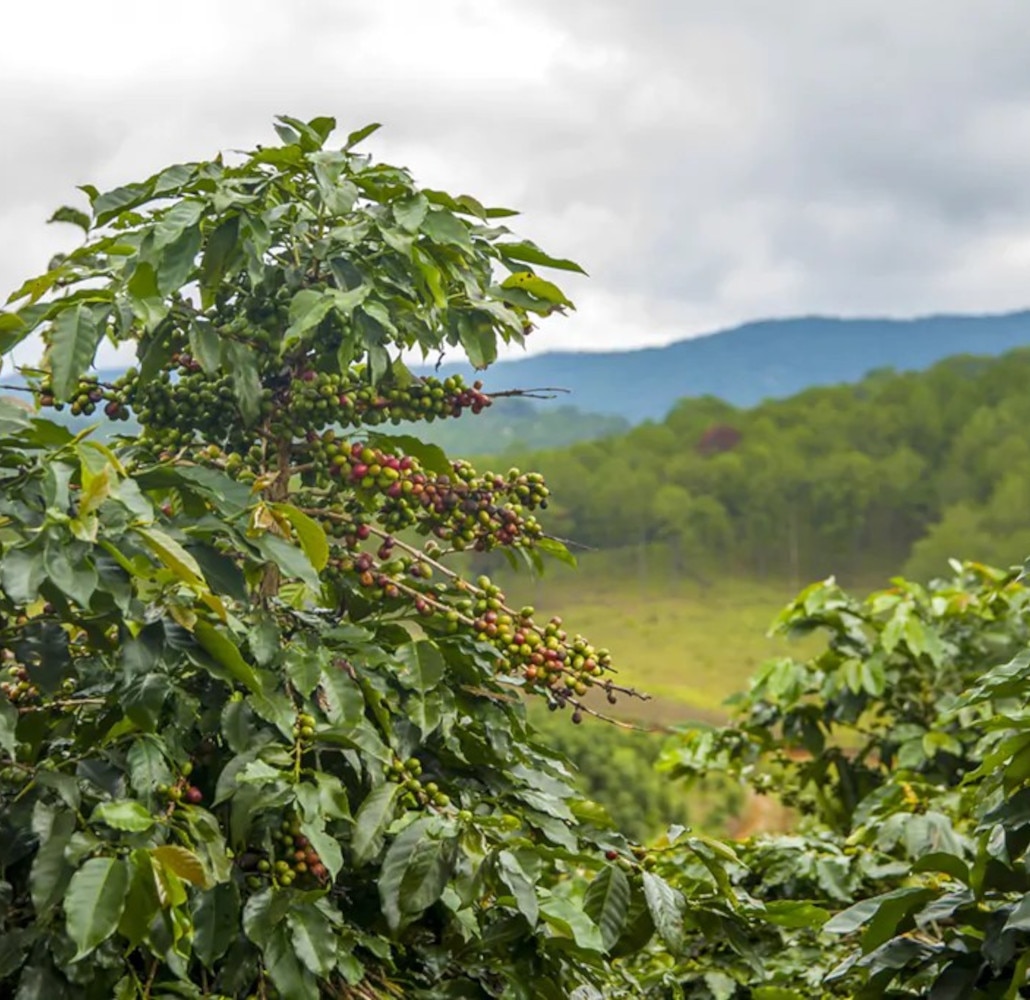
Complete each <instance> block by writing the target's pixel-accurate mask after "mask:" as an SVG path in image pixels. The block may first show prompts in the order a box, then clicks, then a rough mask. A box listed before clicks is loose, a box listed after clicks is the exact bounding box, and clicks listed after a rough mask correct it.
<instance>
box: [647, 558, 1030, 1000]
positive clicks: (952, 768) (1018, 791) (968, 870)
mask: <svg viewBox="0 0 1030 1000" xmlns="http://www.w3.org/2000/svg"><path fill="white" fill-rule="evenodd" d="M955 570H956V574H957V575H956V576H955V578H954V579H951V580H938V581H935V582H934V583H933V584H932V585H931V586H930V587H929V588H924V587H921V586H919V585H917V584H913V583H908V582H906V581H904V580H896V581H894V586H892V587H891V588H890V589H889V590H886V591H883V592H880V593H876V594H873V595H871V596H870V597H869V598H867V599H866V600H861V601H860V600H857V599H855V598H853V597H851V596H849V595H848V594H846V593H845V592H843V591H842V590H841V589H840V588H839V587H838V586H836V585H835V584H834V583H833V582H832V581H828V582H826V583H822V584H816V585H813V586H812V587H810V588H808V589H807V590H805V591H804V592H803V593H802V594H801V595H799V597H798V598H797V599H796V600H795V601H794V602H793V603H792V604H791V605H790V606H789V607H788V608H787V609H786V610H785V611H784V613H783V615H782V616H781V619H780V622H779V625H780V627H781V628H783V629H784V630H787V631H790V632H800V633H808V632H811V631H813V630H824V631H825V632H826V633H827V635H828V639H829V641H828V643H827V647H826V649H825V650H824V651H823V652H821V653H819V654H818V655H816V656H815V657H813V658H812V659H810V660H808V661H806V662H798V661H794V660H789V659H786V660H778V661H774V662H772V663H770V664H768V665H767V666H766V667H765V668H763V670H762V671H760V673H759V674H758V676H757V677H756V678H755V680H754V682H753V683H752V686H751V688H750V690H749V691H748V692H747V693H746V694H745V695H743V696H742V697H741V699H740V701H739V718H738V722H737V724H736V725H733V726H731V727H727V728H724V729H719V730H707V731H702V730H693V731H691V732H689V733H686V734H684V735H683V736H681V737H680V738H679V739H678V740H676V741H674V742H673V743H672V744H670V746H669V747H668V748H667V751H666V755H665V766H666V768H667V769H668V770H669V771H671V773H672V774H674V775H678V776H683V777H688V778H690V777H694V776H697V775H702V774H711V773H713V772H715V773H720V774H726V773H730V774H734V775H736V776H738V777H740V778H742V779H743V780H744V781H745V782H746V783H747V784H748V785H749V786H750V787H751V788H752V789H754V790H755V791H756V792H758V793H760V794H765V795H776V796H779V797H780V798H781V799H782V800H783V801H785V802H787V803H789V804H790V805H791V806H793V808H794V809H795V810H796V811H797V814H798V824H797V831H796V833H795V834H793V835H791V836H786V837H768V836H766V837H761V836H760V837H756V838H753V839H751V840H750V841H749V842H747V843H746V844H743V845H740V846H739V847H738V849H737V852H736V853H737V861H736V863H735V864H731V865H729V866H728V867H727V868H726V870H725V874H726V876H727V878H728V882H727V890H732V892H735V893H736V894H738V896H739V897H740V904H739V905H740V906H741V907H742V908H751V910H752V911H753V912H754V913H755V915H756V919H754V920H753V921H752V922H751V923H750V925H749V926H748V928H747V936H746V940H745V941H738V942H737V945H738V946H737V947H735V948H734V947H732V946H731V938H730V936H729V935H727V937H726V938H725V939H724V940H723V941H722V942H718V940H717V939H716V938H715V937H714V936H712V935H711V934H709V936H708V938H707V939H700V938H699V939H698V942H697V947H696V948H695V949H694V950H693V952H692V953H690V954H684V953H681V954H680V955H679V957H678V958H674V957H672V956H670V955H667V954H666V955H661V954H657V953H655V952H654V951H653V950H652V952H651V954H647V953H645V954H643V955H640V956H637V957H636V958H635V959H634V960H633V965H634V968H635V970H636V973H637V974H638V977H639V978H638V983H639V984H640V988H639V990H638V994H637V995H653V996H661V997H665V996H675V995H683V996H688V997H697V998H705V1000H711V998H718V1000H737V998H743V997H752V996H753V997H759V998H766V1000H802V998H807V997H813V996H816V997H827V998H829V997H842V996H843V997H857V998H880V997H924V996H929V997H934V998H954V1000H959V998H962V1000H966V998H969V1000H988V998H1015V997H1018V996H1025V995H1026V994H1027V991H1028V990H1030V977H1028V970H1030V918H1028V916H1027V914H1028V913H1030V883H1028V881H1027V865H1028V855H1027V847H1028V845H1030V818H1028V817H1030V813H1028V811H1027V801H1028V796H1030V786H1028V784H1027V782H1028V779H1030V764H1028V761H1030V750H1028V747H1030V735H1028V722H1027V710H1026V705H1027V698H1028V695H1030V667H1028V664H1030V656H1028V654H1027V640H1028V630H1030V589H1028V588H1027V585H1026V583H1025V580H1024V576H1023V574H1022V573H1020V572H1015V571H1014V572H1001V571H997V570H993V569H989V568H987V567H984V566H981V565H977V564H966V565H962V566H960V565H958V564H955ZM659 856H660V858H661V861H660V864H659V867H658V870H659V871H660V872H662V873H663V874H664V875H666V876H667V877H671V878H670V880H671V882H672V884H674V885H676V886H678V887H680V888H681V889H686V888H687V886H685V885H684V884H683V881H682V879H683V873H685V872H688V871H689V870H690V869H689V868H688V867H687V862H688V861H689V860H690V859H689V858H688V857H687V856H686V855H685V853H684V852H683V851H682V850H681V849H679V848H677V845H676V844H674V843H673V844H669V845H668V848H667V849H666V850H664V851H662V852H661V853H660V855H659ZM705 919H706V920H707V919H710V915H706V916H705ZM702 926H703V924H702ZM713 941H715V942H717V943H716V944H715V945H714V948H713V944H712V942H713ZM741 945H743V946H741ZM676 991H679V993H677V992H676Z"/></svg>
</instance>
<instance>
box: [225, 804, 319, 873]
mask: <svg viewBox="0 0 1030 1000" xmlns="http://www.w3.org/2000/svg"><path fill="white" fill-rule="evenodd" d="M300 830H301V826H300V821H299V820H298V819H296V818H295V817H287V818H286V819H284V820H283V821H282V824H281V825H280V827H279V830H278V831H277V832H276V833H275V835H274V836H273V838H272V841H273V853H272V856H271V857H268V856H267V855H264V854H259V853H256V852H253V851H248V852H245V853H244V854H243V855H242V857H241V858H240V861H239V864H240V867H241V868H242V869H243V870H244V871H247V872H249V873H250V874H248V876H247V884H248V886H249V887H250V888H252V889H260V888H261V886H262V884H263V883H262V879H263V878H271V879H272V881H273V882H275V884H276V885H281V886H289V885H293V883H294V882H295V881H297V880H298V879H299V880H301V881H303V882H307V883H317V884H319V885H324V884H325V883H326V882H327V881H328V879H329V869H328V868H326V866H325V865H324V864H323V863H322V859H321V858H320V857H319V854H318V851H316V850H315V849H314V848H313V847H312V846H311V842H310V841H309V840H308V838H307V837H305V836H304V834H303V833H301V832H300Z"/></svg>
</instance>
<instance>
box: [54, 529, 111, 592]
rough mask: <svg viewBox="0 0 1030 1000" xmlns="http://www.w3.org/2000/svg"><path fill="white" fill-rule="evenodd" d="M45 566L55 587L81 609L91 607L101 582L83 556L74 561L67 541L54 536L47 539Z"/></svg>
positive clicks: (91, 565)
mask: <svg viewBox="0 0 1030 1000" xmlns="http://www.w3.org/2000/svg"><path fill="white" fill-rule="evenodd" d="M43 566H44V569H45V570H46V574H47V576H48V577H49V578H50V582H51V583H53V584H54V586H56V587H57V588H58V589H59V590H60V591H62V592H63V593H64V594H66V595H67V596H68V597H70V598H71V599H72V600H73V601H75V602H76V603H77V604H79V605H80V606H81V607H83V608H88V607H89V602H90V598H91V597H92V596H93V594H94V592H95V591H96V589H97V583H98V582H99V578H98V576H97V571H96V569H94V567H93V564H92V563H90V562H87V561H86V560H85V559H83V558H82V557H81V555H80V556H79V558H75V559H73V557H72V551H71V550H70V549H69V546H68V543H67V540H59V539H57V538H55V537H53V536H52V535H51V536H48V537H47V541H46V546H45V548H44V549H43Z"/></svg>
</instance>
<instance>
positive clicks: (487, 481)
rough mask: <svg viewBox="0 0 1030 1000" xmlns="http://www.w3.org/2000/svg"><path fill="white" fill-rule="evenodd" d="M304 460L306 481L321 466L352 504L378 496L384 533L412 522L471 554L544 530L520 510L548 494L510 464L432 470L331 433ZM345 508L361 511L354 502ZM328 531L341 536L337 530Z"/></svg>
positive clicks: (536, 478)
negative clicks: (498, 469) (352, 494)
mask: <svg viewBox="0 0 1030 1000" xmlns="http://www.w3.org/2000/svg"><path fill="white" fill-rule="evenodd" d="M305 457H306V458H307V459H308V463H309V465H310V466H311V468H310V469H309V479H308V485H313V484H314V482H316V481H317V472H318V470H320V469H326V470H328V472H329V475H330V477H331V478H333V479H336V480H339V481H342V482H345V483H347V484H348V485H350V486H351V487H352V488H354V489H357V490H358V494H359V495H358V499H359V501H365V502H367V501H369V500H372V499H373V498H375V499H378V501H379V507H378V510H377V511H376V518H377V520H378V521H379V522H380V523H381V524H382V525H383V526H384V527H385V528H386V529H387V530H388V531H394V532H396V531H402V530H404V529H406V528H410V527H413V526H418V527H419V528H420V529H421V530H422V532H423V533H426V534H429V533H431V534H433V535H435V536H436V537H437V538H439V539H441V540H442V541H447V542H449V543H450V544H451V545H452V546H453V547H454V548H455V549H457V550H459V551H461V550H464V549H467V548H470V547H471V548H473V549H475V550H476V551H478V552H485V551H488V550H490V549H492V548H494V547H495V546H498V545H504V546H515V545H524V544H531V543H532V542H533V541H535V540H536V539H538V538H540V537H541V535H542V533H543V531H542V528H541V526H540V524H539V522H538V521H537V520H536V518H535V517H534V516H533V515H532V514H531V513H527V512H530V511H533V510H535V509H537V508H545V507H546V506H547V498H548V495H549V491H548V489H547V486H546V484H545V483H544V478H543V476H541V475H540V474H539V473H522V472H520V471H519V470H518V469H511V470H510V471H509V472H508V474H507V475H506V476H502V475H499V474H497V473H493V472H487V473H484V474H482V475H480V474H478V473H477V472H476V471H475V469H473V467H472V466H471V465H469V464H468V463H467V462H461V461H458V462H454V463H452V472H451V474H450V475H448V474H442V475H431V474H429V473H426V472H425V471H423V469H422V466H421V464H420V463H419V462H418V460H417V459H415V458H412V457H411V456H410V455H402V456H397V455H390V454H387V453H386V452H384V451H383V450H382V449H379V448H374V447H372V446H371V445H367V444H362V443H360V442H355V443H353V444H352V443H350V442H347V441H338V440H337V439H336V435H335V432H333V431H326V432H324V433H323V434H322V435H321V436H317V435H315V436H313V437H312V439H311V440H309V441H308V442H307V445H306V456H305ZM350 509H354V510H355V512H357V511H360V510H361V504H360V502H359V503H358V504H353V505H351V508H350ZM331 533H332V534H334V535H335V536H336V537H344V536H346V535H347V534H348V532H347V531H346V530H344V529H341V528H333V529H331ZM352 547H353V546H352Z"/></svg>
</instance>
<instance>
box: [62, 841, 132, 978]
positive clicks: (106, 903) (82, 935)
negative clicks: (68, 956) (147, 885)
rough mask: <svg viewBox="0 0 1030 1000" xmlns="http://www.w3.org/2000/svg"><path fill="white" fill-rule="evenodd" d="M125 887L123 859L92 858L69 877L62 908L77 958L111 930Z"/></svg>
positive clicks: (126, 883)
mask: <svg viewBox="0 0 1030 1000" xmlns="http://www.w3.org/2000/svg"><path fill="white" fill-rule="evenodd" d="M128 888H129V874H128V870H127V868H126V867H125V862H124V861H121V860H119V859H116V858H91V859H90V860H89V861H87V862H86V863H85V864H84V865H83V866H82V867H81V868H80V869H79V870H78V871H76V872H75V874H74V875H73V876H72V877H71V881H70V882H69V884H68V891H67V893H66V894H65V897H64V912H65V918H66V927H67V930H68V936H69V937H70V938H71V939H72V941H73V942H74V943H75V946H76V952H75V959H76V960H78V959H80V958H83V957H84V956H86V955H88V954H89V953H90V952H92V951H93V950H94V949H95V948H96V947H97V946H98V945H99V944H100V943H101V942H103V941H106V940H107V939H108V938H109V937H110V936H111V935H112V934H114V932H115V929H116V928H117V927H118V919H119V917H121V915H122V908H123V907H124V906H125V896H126V893H127V891H128Z"/></svg>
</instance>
